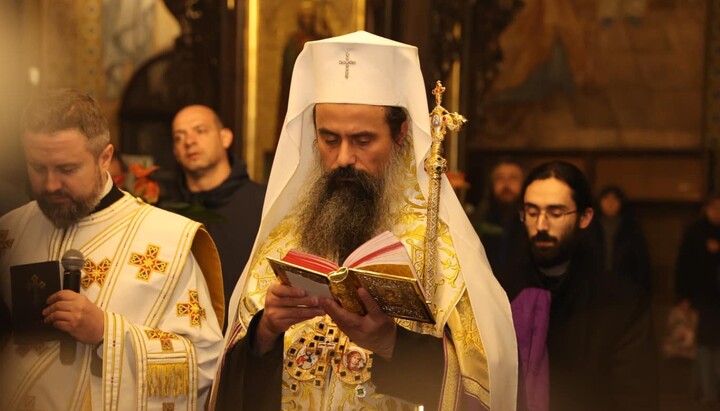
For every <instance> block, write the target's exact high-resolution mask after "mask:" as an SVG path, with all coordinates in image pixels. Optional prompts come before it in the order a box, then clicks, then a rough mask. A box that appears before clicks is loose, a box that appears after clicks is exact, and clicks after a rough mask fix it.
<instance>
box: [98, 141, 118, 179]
mask: <svg viewBox="0 0 720 411" xmlns="http://www.w3.org/2000/svg"><path fill="white" fill-rule="evenodd" d="M114 151H115V148H114V147H113V145H112V144H108V145H107V147H105V148H104V149H103V151H101V152H100V156H99V157H98V166H99V167H100V171H102V172H103V175H104V174H105V172H106V171H108V170H109V169H110V161H111V160H112V155H113V152H114Z"/></svg>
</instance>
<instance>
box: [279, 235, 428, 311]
mask: <svg viewBox="0 0 720 411" xmlns="http://www.w3.org/2000/svg"><path fill="white" fill-rule="evenodd" d="M267 259H268V262H269V263H270V266H271V267H272V269H273V271H274V272H275V275H276V276H277V277H278V278H279V279H280V281H281V282H282V283H283V284H288V285H292V286H294V287H298V288H302V289H304V290H305V292H306V293H307V294H308V295H312V296H318V297H328V298H334V299H335V300H336V301H337V302H338V303H339V304H340V305H341V306H342V307H343V308H345V309H346V310H348V311H351V312H354V313H356V314H358V315H364V314H365V308H364V306H363V304H362V302H361V301H360V299H359V297H358V294H357V289H358V288H361V287H362V288H365V289H366V290H367V291H368V293H369V294H370V295H371V296H372V297H373V298H374V299H375V301H377V303H378V305H380V307H381V308H382V309H383V311H385V313H387V314H388V315H390V316H392V317H397V318H406V319H410V320H415V321H420V322H425V323H431V324H434V323H435V319H434V318H433V315H432V312H431V310H430V308H429V306H428V303H427V299H426V297H425V293H424V291H423V289H422V288H421V286H420V283H419V282H418V280H417V275H416V274H415V269H414V268H413V265H412V261H411V260H410V256H409V255H408V254H407V251H406V250H405V247H404V246H403V245H402V243H401V242H400V240H399V239H398V238H397V237H396V236H395V235H394V234H392V233H391V232H389V231H385V232H383V233H381V234H380V235H378V236H376V237H373V238H372V239H370V240H368V241H367V242H366V243H364V244H363V245H361V246H360V247H358V248H357V249H356V250H355V251H353V253H352V254H350V255H349V256H348V258H347V259H345V261H344V262H343V264H342V266H338V265H337V264H335V263H334V262H332V261H330V260H328V259H325V258H322V257H318V256H316V255H312V254H308V253H305V252H302V251H299V250H290V251H289V252H288V253H287V254H285V256H284V257H283V258H282V259H277V258H272V257H267Z"/></svg>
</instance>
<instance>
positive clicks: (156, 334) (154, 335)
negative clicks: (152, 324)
mask: <svg viewBox="0 0 720 411" xmlns="http://www.w3.org/2000/svg"><path fill="white" fill-rule="evenodd" d="M145 334H147V336H148V338H149V339H151V340H160V346H161V347H162V350H163V352H164V351H174V347H173V343H172V340H177V339H178V336H177V335H175V334H173V333H168V332H165V331H160V330H157V329H153V330H145Z"/></svg>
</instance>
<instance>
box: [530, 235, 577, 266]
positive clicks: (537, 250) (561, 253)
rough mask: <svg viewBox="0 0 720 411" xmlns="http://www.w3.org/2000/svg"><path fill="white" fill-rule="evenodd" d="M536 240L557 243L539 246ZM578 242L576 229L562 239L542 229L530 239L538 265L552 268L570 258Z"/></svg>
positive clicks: (531, 249)
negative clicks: (550, 245)
mask: <svg viewBox="0 0 720 411" xmlns="http://www.w3.org/2000/svg"><path fill="white" fill-rule="evenodd" d="M536 241H543V242H544V241H552V242H554V243H555V245H553V246H552V247H538V246H536V245H535V242H536ZM576 243H577V241H576V235H575V231H574V230H573V231H572V232H571V233H569V234H568V235H567V237H566V238H565V239H564V240H562V241H559V240H558V239H557V238H555V237H552V236H550V235H549V234H548V233H547V232H545V231H541V232H538V233H537V234H536V235H535V236H534V237H532V238H531V239H530V251H531V252H532V256H533V260H534V261H535V264H536V265H537V266H538V267H540V268H552V267H556V266H558V265H560V264H562V263H564V262H566V261H569V260H570V258H571V257H572V253H573V251H574V250H575V245H576Z"/></svg>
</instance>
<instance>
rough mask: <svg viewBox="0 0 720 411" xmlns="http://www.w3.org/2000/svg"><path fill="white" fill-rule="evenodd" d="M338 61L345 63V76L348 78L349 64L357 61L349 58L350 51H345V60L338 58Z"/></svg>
mask: <svg viewBox="0 0 720 411" xmlns="http://www.w3.org/2000/svg"><path fill="white" fill-rule="evenodd" d="M338 63H340V64H343V65H345V78H350V65H351V64H356V63H357V62H356V61H355V60H350V52H349V51H348V52H346V53H345V60H340V61H338Z"/></svg>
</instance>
